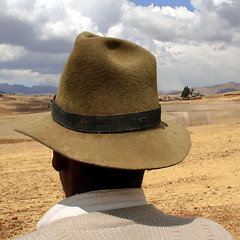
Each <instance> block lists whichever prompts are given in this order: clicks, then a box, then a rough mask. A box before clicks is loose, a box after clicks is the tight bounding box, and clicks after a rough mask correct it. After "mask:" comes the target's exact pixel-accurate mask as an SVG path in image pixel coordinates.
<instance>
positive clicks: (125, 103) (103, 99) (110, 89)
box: [56, 32, 159, 116]
mask: <svg viewBox="0 0 240 240" xmlns="http://www.w3.org/2000/svg"><path fill="white" fill-rule="evenodd" d="M56 102H57V104H58V105H59V106H60V107H61V108H63V109H64V110H65V111H67V112H70V113H75V114H81V115H90V116H91V115H114V114H124V113H133V112H142V111H147V110H151V109H154V108H157V107H158V106H159V103H158V96H157V84H156V59H155V57H154V56H153V55H152V54H151V53H150V52H148V51H147V50H145V49H144V48H142V47H140V46H138V45H136V44H134V43H131V42H128V41H125V40H121V39H116V38H108V37H99V36H97V35H94V34H91V33H88V32H84V33H82V34H80V35H79V36H78V37H77V39H76V42H75V45H74V48H73V51H72V53H71V55H70V56H69V59H68V61H67V62H66V64H65V66H64V69H63V72H62V76H61V80H60V84H59V88H58V92H57V96H56Z"/></svg>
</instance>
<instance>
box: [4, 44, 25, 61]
mask: <svg viewBox="0 0 240 240" xmlns="http://www.w3.org/2000/svg"><path fill="white" fill-rule="evenodd" d="M25 55H26V50H25V49H24V48H23V47H19V46H12V45H8V44H0V56H1V58H0V62H9V61H12V60H17V59H19V58H20V57H23V56H25Z"/></svg>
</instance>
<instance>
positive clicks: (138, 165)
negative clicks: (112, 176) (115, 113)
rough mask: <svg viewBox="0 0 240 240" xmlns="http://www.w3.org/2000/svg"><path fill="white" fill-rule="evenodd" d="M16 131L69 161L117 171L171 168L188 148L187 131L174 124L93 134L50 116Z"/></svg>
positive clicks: (180, 159)
mask: <svg viewBox="0 0 240 240" xmlns="http://www.w3.org/2000/svg"><path fill="white" fill-rule="evenodd" d="M16 131H17V132H20V133H22V134H24V135H27V136H29V137H32V138H33V139H35V140H37V141H38V142H40V143H42V144H44V145H45V146H47V147H49V148H51V149H52V150H54V151H56V152H58V153H60V154H62V155H64V156H66V157H68V158H70V159H73V160H76V161H79V162H83V163H87V164H93V165H97V166H102V167H108V168H118V169H131V170H134V169H135V170H136V169H156V168H163V167H168V166H172V165H175V164H177V163H179V162H181V161H182V160H183V159H184V158H185V157H186V156H187V154H188V152H189V150H190V147H191V139H190V135H189V133H188V132H187V130H186V129H185V128H183V127H182V126H180V125H178V124H176V123H173V122H168V123H165V122H161V123H160V124H159V125H158V126H156V127H152V128H148V129H145V130H138V131H131V132H125V133H114V134H92V133H82V132H75V131H72V130H69V129H67V128H64V127H62V126H61V125H59V124H58V123H56V122H54V121H53V119H52V117H51V115H50V114H49V115H47V116H45V117H44V118H41V119H38V120H36V121H33V122H31V123H28V124H25V125H22V126H20V127H19V128H17V129H16Z"/></svg>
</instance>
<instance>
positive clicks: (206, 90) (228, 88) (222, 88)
mask: <svg viewBox="0 0 240 240" xmlns="http://www.w3.org/2000/svg"><path fill="white" fill-rule="evenodd" d="M233 91H240V84H239V83H234V82H229V83H224V84H218V85H214V86H210V87H198V88H194V93H201V94H203V95H214V94H219V93H226V92H233Z"/></svg>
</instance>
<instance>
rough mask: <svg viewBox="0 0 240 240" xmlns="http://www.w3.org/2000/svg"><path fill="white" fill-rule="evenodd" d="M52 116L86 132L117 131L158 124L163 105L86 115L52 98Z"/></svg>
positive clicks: (70, 126) (61, 123)
mask: <svg viewBox="0 0 240 240" xmlns="http://www.w3.org/2000/svg"><path fill="white" fill-rule="evenodd" d="M52 118H53V120H54V121H55V122H57V123H58V124H60V125H61V126H63V127H65V128H68V129H71V130H73V131H77V132H85V133H117V132H128V131H133V130H139V129H145V128H148V127H153V126H156V125H157V124H159V123H160V121H161V106H160V105H159V107H158V108H156V109H153V110H150V111H145V112H137V113H127V114H120V115H108V116H86V115H78V114H74V113H69V112H66V111H64V110H63V109H62V108H61V107H59V106H58V105H57V104H56V103H55V96H54V98H53V100H52Z"/></svg>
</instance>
